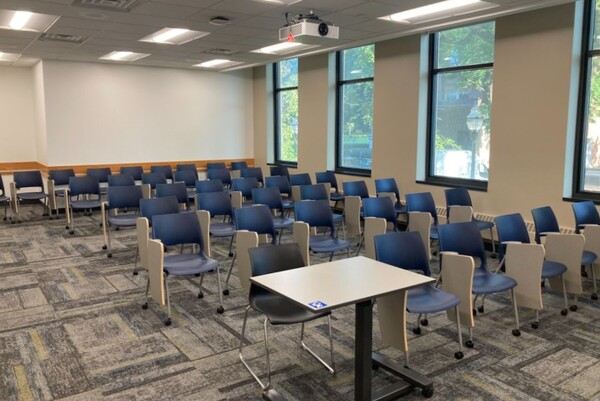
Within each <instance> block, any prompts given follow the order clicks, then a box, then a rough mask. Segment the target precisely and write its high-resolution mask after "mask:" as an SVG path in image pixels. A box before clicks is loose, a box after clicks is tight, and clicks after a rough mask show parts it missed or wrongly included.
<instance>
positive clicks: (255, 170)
mask: <svg viewBox="0 0 600 401" xmlns="http://www.w3.org/2000/svg"><path fill="white" fill-rule="evenodd" d="M241 175H242V178H256V179H257V180H258V182H260V183H262V182H264V180H263V173H262V169H261V168H260V167H246V168H243V169H242V172H241Z"/></svg>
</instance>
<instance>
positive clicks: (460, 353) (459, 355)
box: [454, 305, 464, 359]
mask: <svg viewBox="0 0 600 401" xmlns="http://www.w3.org/2000/svg"><path fill="white" fill-rule="evenodd" d="M454 313H456V331H457V333H458V351H457V352H455V353H454V357H455V358H456V359H462V358H463V356H464V353H463V342H462V328H461V327H460V314H459V313H458V305H456V306H455V307H454Z"/></svg>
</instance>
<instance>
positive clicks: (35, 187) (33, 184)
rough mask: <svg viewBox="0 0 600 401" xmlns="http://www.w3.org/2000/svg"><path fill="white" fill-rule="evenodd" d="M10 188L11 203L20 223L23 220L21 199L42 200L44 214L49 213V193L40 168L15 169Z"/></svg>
mask: <svg viewBox="0 0 600 401" xmlns="http://www.w3.org/2000/svg"><path fill="white" fill-rule="evenodd" d="M10 189H11V197H12V198H11V203H12V205H13V208H14V213H15V214H16V217H17V221H18V222H19V223H20V222H21V201H42V202H43V204H44V215H47V214H48V215H49V206H48V194H47V193H46V192H45V191H44V181H43V180H42V173H40V172H39V170H34V171H15V173H14V174H13V182H12V183H11V188H10ZM23 190H25V191H23ZM13 222H14V220H13Z"/></svg>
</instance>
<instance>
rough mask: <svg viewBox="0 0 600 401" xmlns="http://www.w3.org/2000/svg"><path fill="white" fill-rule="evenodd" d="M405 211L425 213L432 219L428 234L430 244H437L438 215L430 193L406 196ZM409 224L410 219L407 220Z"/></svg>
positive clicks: (438, 237) (416, 193)
mask: <svg viewBox="0 0 600 401" xmlns="http://www.w3.org/2000/svg"><path fill="white" fill-rule="evenodd" d="M406 210H407V211H408V213H410V212H425V213H429V215H430V216H431V218H432V220H433V221H432V223H431V228H430V232H429V240H430V242H439V240H440V236H439V234H438V215H437V209H436V207H435V201H434V200H433V196H432V195H431V192H415V193H411V194H406ZM409 224H410V219H409Z"/></svg>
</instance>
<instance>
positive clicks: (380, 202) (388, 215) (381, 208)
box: [356, 196, 398, 256]
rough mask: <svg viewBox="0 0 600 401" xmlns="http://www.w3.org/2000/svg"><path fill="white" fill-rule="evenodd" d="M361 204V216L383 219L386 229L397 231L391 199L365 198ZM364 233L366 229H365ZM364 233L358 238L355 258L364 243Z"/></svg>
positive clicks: (385, 197)
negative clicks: (389, 227) (390, 228)
mask: <svg viewBox="0 0 600 401" xmlns="http://www.w3.org/2000/svg"><path fill="white" fill-rule="evenodd" d="M362 204H363V216H364V218H365V219H366V218H367V217H378V218H382V219H385V221H386V227H388V226H390V225H391V226H392V231H398V221H397V215H396V210H395V209H394V202H393V201H392V198H390V197H387V196H382V197H378V198H366V199H363V200H362ZM365 231H366V227H365ZM365 235H366V233H363V234H362V235H361V237H360V242H359V243H358V247H357V249H356V256H358V254H359V253H360V249H361V248H362V245H363V243H364V241H365Z"/></svg>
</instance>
